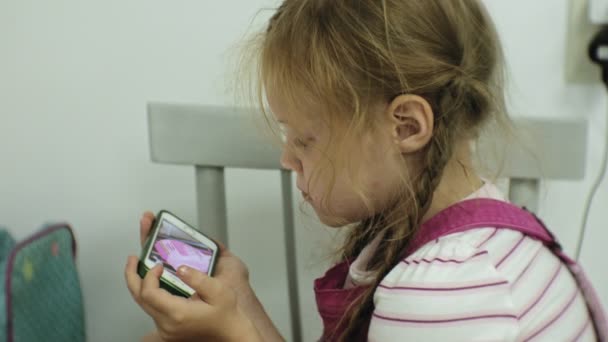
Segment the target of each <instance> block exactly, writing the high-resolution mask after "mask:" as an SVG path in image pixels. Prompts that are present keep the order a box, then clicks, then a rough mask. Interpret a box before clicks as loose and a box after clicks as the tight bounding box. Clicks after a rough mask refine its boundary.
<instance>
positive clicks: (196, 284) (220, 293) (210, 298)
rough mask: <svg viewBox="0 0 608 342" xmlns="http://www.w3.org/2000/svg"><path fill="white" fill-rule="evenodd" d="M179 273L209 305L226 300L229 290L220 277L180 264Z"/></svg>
mask: <svg viewBox="0 0 608 342" xmlns="http://www.w3.org/2000/svg"><path fill="white" fill-rule="evenodd" d="M177 275H178V276H179V278H180V279H181V280H182V281H183V282H184V283H186V285H188V286H190V287H191V288H192V289H193V290H194V291H196V294H198V296H199V297H200V298H201V299H202V300H203V301H204V302H206V303H208V304H209V305H217V304H222V303H223V302H224V301H225V300H226V295H227V294H226V292H227V290H226V289H225V288H224V286H223V284H222V282H221V281H219V280H218V279H215V278H212V277H210V276H208V275H206V274H204V273H202V272H200V271H198V270H195V269H193V268H191V267H188V266H180V267H179V268H178V269H177Z"/></svg>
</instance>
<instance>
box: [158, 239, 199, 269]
mask: <svg viewBox="0 0 608 342" xmlns="http://www.w3.org/2000/svg"><path fill="white" fill-rule="evenodd" d="M154 247H155V248H156V250H157V251H158V254H160V256H161V257H162V258H163V259H164V260H165V262H166V263H167V264H169V265H171V266H172V267H173V268H174V269H176V270H177V268H178V267H180V266H182V265H185V266H188V267H191V268H195V269H197V270H200V271H201V272H203V273H207V272H208V271H209V262H210V261H211V251H207V250H203V249H198V248H196V247H193V246H190V245H189V244H187V243H184V242H181V241H178V240H171V239H163V240H158V241H156V243H155V244H154Z"/></svg>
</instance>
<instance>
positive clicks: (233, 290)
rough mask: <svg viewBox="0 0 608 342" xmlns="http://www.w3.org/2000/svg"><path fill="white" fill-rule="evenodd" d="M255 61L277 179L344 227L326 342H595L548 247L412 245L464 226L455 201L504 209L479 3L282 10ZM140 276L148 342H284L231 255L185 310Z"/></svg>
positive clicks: (341, 0) (322, 308)
mask: <svg viewBox="0 0 608 342" xmlns="http://www.w3.org/2000/svg"><path fill="white" fill-rule="evenodd" d="M255 53H256V54H257V56H258V57H259V59H258V61H259V63H258V66H259V69H258V71H259V73H258V74H259V76H260V80H259V81H260V87H259V91H260V93H259V94H260V98H261V99H264V101H267V107H266V108H267V109H268V110H267V111H266V112H269V113H271V114H269V116H270V118H271V119H272V121H275V122H277V123H280V124H281V126H282V128H283V129H284V134H285V141H286V142H285V145H284V150H283V155H282V158H281V161H282V164H283V166H284V167H285V168H287V169H290V170H292V171H294V172H295V173H296V175H297V186H298V188H299V189H300V190H301V191H302V196H303V198H304V199H305V200H306V201H307V202H308V203H309V204H310V206H312V208H314V210H315V212H316V214H317V215H318V217H319V219H320V220H321V221H322V222H323V223H324V224H326V225H329V226H332V227H336V228H340V229H347V230H348V233H347V238H346V240H345V242H344V245H343V247H342V249H341V250H340V256H341V261H342V262H341V263H339V264H337V265H336V266H335V267H333V268H332V269H330V270H329V271H328V272H327V274H326V275H325V276H324V277H322V278H319V279H318V280H317V281H316V282H315V284H314V287H315V292H316V296H317V297H316V298H317V303H318V304H319V313H320V314H321V316H322V318H323V322H324V331H323V332H319V335H322V340H327V341H330V340H331V341H334V340H339V341H355V340H370V341H404V340H410V341H445V340H447V341H528V340H535V341H574V340H577V341H595V340H596V333H595V331H594V326H593V324H592V320H591V318H590V314H589V312H588V309H587V306H586V304H585V299H584V297H583V295H582V293H581V291H580V290H579V288H578V286H577V283H576V282H575V280H574V278H573V276H572V275H571V273H570V272H568V269H567V268H566V266H565V265H564V264H563V263H562V262H561V261H560V259H559V258H558V257H556V256H555V255H554V253H553V252H552V250H550V249H549V248H548V247H546V246H545V244H543V243H542V242H541V241H539V240H537V239H535V238H532V237H530V236H528V235H524V234H522V233H521V232H519V231H516V230H511V229H498V228H501V227H497V226H495V225H491V224H488V225H487V226H484V227H479V228H475V229H469V230H466V231H463V232H459V233H453V234H448V235H444V236H441V237H440V238H436V239H433V240H432V241H428V242H426V243H424V244H423V245H421V246H419V245H416V243H415V241H418V242H420V239H418V238H417V237H418V235H419V234H420V233H421V232H422V231H428V230H433V229H442V225H444V224H452V222H454V221H455V220H458V219H459V218H458V217H460V214H459V213H458V211H456V210H454V208H458V205H459V203H462V204H464V203H465V202H468V203H470V201H471V200H474V199H480V198H489V199H494V200H495V201H501V202H506V198H505V196H504V195H503V194H502V193H501V192H500V191H499V190H498V189H497V187H496V186H495V185H493V184H492V183H491V182H490V181H489V180H486V178H482V177H481V176H480V175H479V174H478V171H477V170H475V169H474V168H473V157H472V151H471V142H473V141H474V140H475V139H476V138H477V137H478V136H479V134H480V132H481V131H482V130H483V129H485V128H486V127H487V126H489V125H490V124H492V123H499V124H502V127H504V128H505V129H508V128H509V127H508V122H509V121H508V118H507V117H506V116H505V114H504V113H505V111H504V110H503V93H502V88H501V72H502V68H501V48H500V44H499V40H498V37H497V35H496V32H495V29H494V26H493V24H492V21H491V19H490V18H489V17H488V14H487V13H486V10H485V8H484V7H483V5H482V4H481V3H480V2H479V1H477V0H424V1H421V0H382V1H380V0H358V1H354V0H285V1H284V2H283V4H282V5H281V6H280V7H279V8H278V10H277V12H276V14H275V15H274V16H273V17H272V19H271V20H270V22H269V24H268V27H267V29H266V31H265V32H264V33H263V34H262V35H261V36H260V39H259V45H258V48H257V49H255ZM262 108H264V109H265V106H264V103H262ZM152 220H153V215H152V214H151V213H146V214H144V217H143V218H142V221H141V234H142V239H144V238H145V237H146V236H147V234H148V231H149V229H150V225H151V222H152ZM417 239H418V240H417ZM136 263H137V258H135V257H130V258H129V261H128V263H127V266H126V270H125V274H126V278H127V283H128V287H129V289H130V291H131V294H132V296H133V298H134V299H135V301H136V302H137V303H138V304H139V305H140V306H141V307H142V308H143V309H144V310H145V311H146V312H147V313H148V314H149V315H150V316H151V317H152V318H153V319H154V320H155V322H156V325H157V327H158V332H157V333H155V334H153V335H151V336H148V338H149V339H150V340H155V339H156V340H161V339H162V340H165V341H202V340H206V339H210V340H225V341H282V340H283V338H282V337H281V336H280V334H279V333H278V332H277V330H276V328H275V327H274V325H273V324H272V322H271V321H270V319H269V318H268V315H267V314H266V313H265V311H264V309H263V307H262V305H261V304H260V302H259V301H258V300H257V298H256V296H255V294H254V293H253V291H252V290H251V287H250V286H249V283H248V271H247V269H246V268H245V266H244V264H243V263H242V262H241V261H240V260H239V259H238V258H237V257H236V256H234V255H233V254H231V253H230V252H229V251H228V250H226V249H225V248H224V249H223V251H222V254H221V257H220V259H219V263H218V266H217V273H216V276H215V277H213V278H210V277H206V276H205V275H203V274H201V273H199V272H196V271H194V270H191V269H188V268H185V267H181V268H179V274H180V276H181V277H182V279H183V280H184V281H185V282H186V283H187V284H189V285H190V286H191V287H193V288H194V289H195V290H196V292H197V295H196V296H195V298H191V299H183V298H178V297H175V296H171V295H170V294H169V293H167V292H165V291H164V290H162V289H159V286H158V277H159V276H160V272H162V270H161V269H160V268H155V269H153V270H152V272H149V274H148V275H147V276H146V277H145V278H144V279H143V280H141V279H140V278H139V277H138V275H137V273H136Z"/></svg>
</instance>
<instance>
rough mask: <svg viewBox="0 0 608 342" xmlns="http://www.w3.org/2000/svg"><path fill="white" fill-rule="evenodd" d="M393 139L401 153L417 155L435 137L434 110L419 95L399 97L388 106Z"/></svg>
mask: <svg viewBox="0 0 608 342" xmlns="http://www.w3.org/2000/svg"><path fill="white" fill-rule="evenodd" d="M387 115H388V117H389V126H390V130H391V138H392V140H393V142H394V143H395V144H396V145H397V147H398V148H399V151H401V153H415V152H418V151H419V150H421V149H422V148H424V147H425V146H426V145H427V144H428V143H429V141H430V140H431V137H432V136H433V124H434V121H433V110H432V108H431V105H430V104H429V103H428V101H427V100H425V99H424V98H422V97H421V96H418V95H407V94H406V95H399V96H397V97H396V98H395V99H394V100H393V101H392V102H391V103H390V104H389V106H388V109H387Z"/></svg>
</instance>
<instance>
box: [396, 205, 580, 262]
mask: <svg viewBox="0 0 608 342" xmlns="http://www.w3.org/2000/svg"><path fill="white" fill-rule="evenodd" d="M482 227H496V228H506V229H512V230H517V231H519V232H521V233H523V234H525V235H528V236H530V237H532V238H535V239H537V240H540V241H542V242H543V243H544V244H545V245H546V246H547V247H549V248H550V249H551V250H553V251H554V253H555V254H557V255H558V256H559V257H560V258H561V259H562V260H563V261H564V262H566V263H567V264H574V263H575V261H574V260H572V259H571V258H570V257H568V256H567V255H566V254H564V253H563V251H562V247H561V245H560V244H559V242H558V241H557V239H556V238H555V236H554V235H553V234H551V232H550V231H549V230H548V229H547V227H546V226H545V224H544V223H543V222H542V221H541V220H540V219H539V218H538V217H537V216H536V215H535V214H534V213H532V212H530V211H528V210H527V209H526V208H525V207H524V208H520V207H517V206H515V205H513V204H511V203H509V202H505V201H500V200H496V199H491V198H475V199H470V200H465V201H462V202H458V203H456V204H454V205H452V206H450V207H448V208H446V209H444V210H442V211H441V212H439V213H438V214H437V215H435V216H433V217H432V218H431V219H429V220H428V221H426V222H425V223H423V224H422V226H421V227H420V229H419V230H418V231H417V232H416V234H415V235H414V237H413V238H412V240H411V242H410V244H409V246H408V248H407V251H406V255H410V254H411V253H413V252H415V251H416V250H418V249H419V248H420V247H422V246H424V245H425V244H427V243H428V242H431V241H433V240H436V239H438V238H440V237H442V236H445V235H449V234H454V233H460V232H465V231H467V230H470V229H475V228H482Z"/></svg>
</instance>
